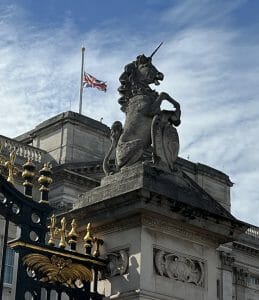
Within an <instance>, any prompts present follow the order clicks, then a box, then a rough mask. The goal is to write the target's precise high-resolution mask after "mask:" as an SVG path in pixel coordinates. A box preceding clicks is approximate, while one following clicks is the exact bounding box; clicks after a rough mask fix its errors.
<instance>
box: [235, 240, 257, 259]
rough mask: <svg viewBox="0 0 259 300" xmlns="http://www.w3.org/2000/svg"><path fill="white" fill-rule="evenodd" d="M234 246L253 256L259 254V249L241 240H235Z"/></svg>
mask: <svg viewBox="0 0 259 300" xmlns="http://www.w3.org/2000/svg"><path fill="white" fill-rule="evenodd" d="M233 248H234V249H236V250H239V251H242V252H245V253H246V254H248V255H252V256H258V255H259V249H257V248H254V247H251V246H249V245H245V244H243V243H240V242H233Z"/></svg>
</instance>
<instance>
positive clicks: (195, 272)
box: [154, 249, 205, 287]
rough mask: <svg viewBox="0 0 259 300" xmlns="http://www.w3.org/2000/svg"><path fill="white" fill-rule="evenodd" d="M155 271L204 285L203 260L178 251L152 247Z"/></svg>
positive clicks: (183, 280)
mask: <svg viewBox="0 0 259 300" xmlns="http://www.w3.org/2000/svg"><path fill="white" fill-rule="evenodd" d="M154 264H155V271H156V273H157V274H158V275H160V276H165V277H168V278H170V279H173V280H177V281H182V282H185V283H189V284H193V285H195V286H199V287H204V286H205V262H204V261H202V260H200V259H198V258H193V257H189V256H187V255H184V254H179V253H176V252H174V253H169V252H166V251H164V250H160V249H154Z"/></svg>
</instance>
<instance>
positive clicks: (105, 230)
mask: <svg viewBox="0 0 259 300" xmlns="http://www.w3.org/2000/svg"><path fill="white" fill-rule="evenodd" d="M140 225H141V221H140V216H132V217H129V218H125V219H122V220H119V221H115V222H110V223H107V224H104V225H101V226H98V227H95V228H93V233H95V234H96V233H99V234H100V233H101V234H109V233H113V232H119V231H124V230H127V229H131V228H134V227H138V226H140Z"/></svg>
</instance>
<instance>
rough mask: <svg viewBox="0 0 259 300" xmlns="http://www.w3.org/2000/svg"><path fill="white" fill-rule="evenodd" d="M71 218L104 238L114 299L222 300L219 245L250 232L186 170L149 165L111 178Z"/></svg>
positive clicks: (105, 284) (105, 285)
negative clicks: (220, 293) (90, 223)
mask: <svg viewBox="0 0 259 300" xmlns="http://www.w3.org/2000/svg"><path fill="white" fill-rule="evenodd" d="M67 216H69V217H70V218H76V219H77V221H78V223H79V225H80V226H81V228H83V226H84V225H85V224H86V223H87V222H89V221H91V222H92V224H93V226H94V234H95V235H96V236H98V237H100V238H103V239H104V246H103V253H102V255H104V256H107V257H108V258H109V261H110V263H109V266H108V270H107V274H106V279H105V280H103V281H102V288H101V292H103V293H104V294H105V295H106V297H107V299H159V300H162V299H165V300H169V299H170V300H172V299H175V300H176V299H178V300H179V299H186V300H189V299H194V300H195V299H197V300H200V299H207V300H214V299H215V300H216V299H217V280H220V272H219V268H220V267H221V261H220V258H219V254H218V251H217V248H218V247H219V245H220V244H222V243H225V242H229V241H232V240H233V239H234V238H235V237H237V236H238V235H239V234H240V232H243V231H244V230H245V229H246V224H244V223H242V222H240V221H238V220H237V219H235V218H234V217H233V216H232V215H231V214H230V213H229V212H228V211H227V210H226V209H224V208H223V207H222V206H221V205H220V204H218V202H217V201H216V200H214V199H213V198H212V197H211V196H210V195H208V194H207V193H206V192H205V191H204V190H203V189H202V188H201V187H200V186H198V185H197V184H196V183H195V182H194V181H193V180H192V179H191V178H190V177H189V176H188V175H187V174H185V173H184V172H182V171H180V170H179V171H178V172H176V173H173V174H169V173H167V172H165V171H163V170H161V169H157V168H155V167H154V166H152V165H147V164H139V165H136V166H134V167H131V168H125V169H124V170H122V171H121V172H120V173H117V174H115V175H111V176H108V177H106V178H104V179H103V180H102V184H101V186H100V187H97V188H94V189H92V190H91V191H90V192H87V193H85V194H83V195H81V197H80V199H79V202H78V204H77V206H76V207H75V209H74V210H73V211H71V212H70V213H69V214H68V215H67Z"/></svg>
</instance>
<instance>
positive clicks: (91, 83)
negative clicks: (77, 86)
mask: <svg viewBox="0 0 259 300" xmlns="http://www.w3.org/2000/svg"><path fill="white" fill-rule="evenodd" d="M83 87H91V88H97V89H98V90H100V91H104V92H106V91H107V84H106V82H104V81H101V80H98V79H96V78H95V77H94V76H92V75H90V74H88V73H86V72H84V77H83Z"/></svg>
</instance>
